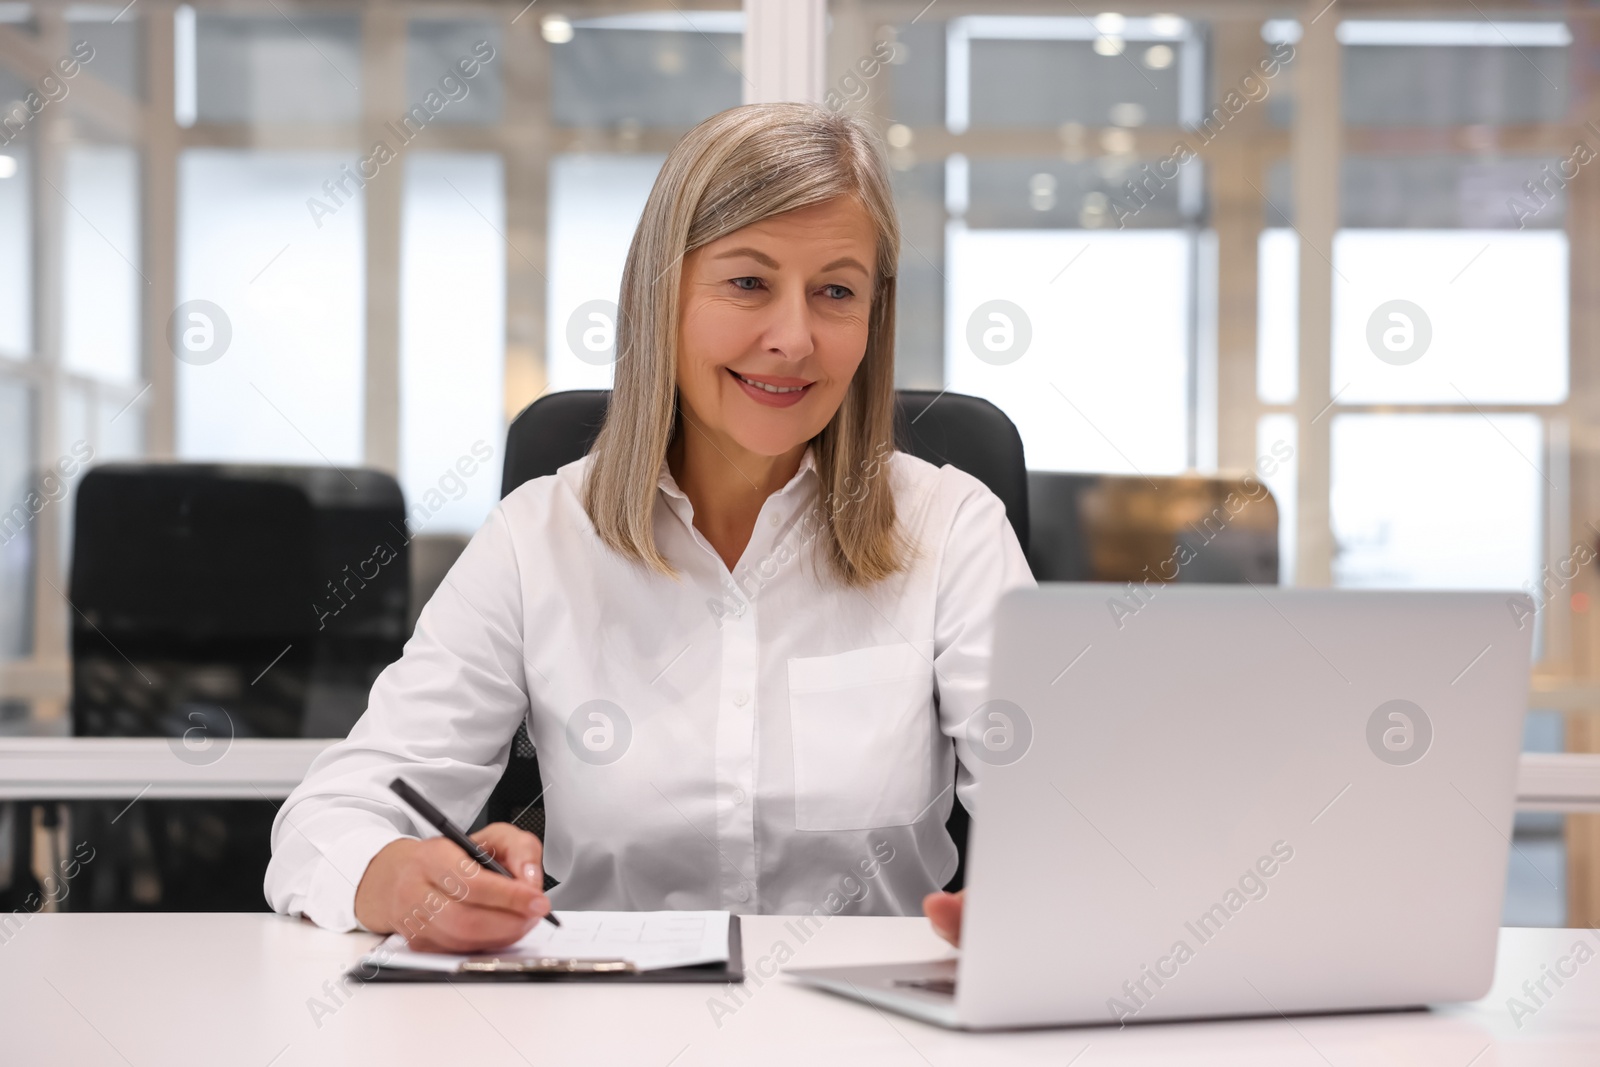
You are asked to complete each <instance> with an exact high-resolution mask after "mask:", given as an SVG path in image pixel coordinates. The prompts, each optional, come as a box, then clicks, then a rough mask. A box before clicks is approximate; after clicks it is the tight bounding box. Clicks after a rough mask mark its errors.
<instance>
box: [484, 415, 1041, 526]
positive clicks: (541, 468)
mask: <svg viewBox="0 0 1600 1067" xmlns="http://www.w3.org/2000/svg"><path fill="white" fill-rule="evenodd" d="M610 399H611V391H610V390H609V389H573V390H568V391H566V392H559V393H547V394H545V395H544V396H542V397H540V398H539V399H538V400H535V401H534V402H533V403H531V404H529V405H528V406H527V407H525V408H523V409H522V413H521V414H519V415H518V416H517V417H516V419H515V420H513V421H512V423H511V427H510V429H508V430H507V431H506V455H505V468H504V471H503V473H502V476H501V481H500V495H501V496H502V497H503V496H505V495H506V494H507V493H509V492H511V490H513V489H515V488H516V487H517V486H519V485H521V484H522V483H523V482H526V481H528V480H530V479H532V478H539V477H542V476H544V475H546V474H554V473H555V472H556V470H557V469H558V468H560V467H563V466H565V465H566V464H568V463H571V462H573V461H574V460H577V459H582V458H583V457H584V456H585V455H586V454H587V453H588V451H589V446H591V445H592V444H594V439H595V437H596V436H598V435H599V433H600V425H601V423H603V422H604V421H605V417H606V404H607V403H608V402H609V400H610ZM895 447H897V448H899V449H900V450H901V451H903V452H908V453H910V454H911V455H913V456H916V457H918V458H919V459H925V460H927V461H928V462H929V463H932V464H934V465H935V466H942V465H943V464H946V463H948V464H950V465H951V466H952V467H955V468H957V469H959V470H963V471H966V472H967V473H968V474H970V475H972V476H973V477H974V478H976V479H978V480H979V481H980V482H982V483H983V484H984V485H986V486H988V487H989V489H990V490H991V491H992V492H993V493H994V494H995V496H998V497H999V498H1000V500H1001V501H1002V502H1003V503H1004V504H1005V506H1006V516H1007V518H1009V519H1010V520H1011V528H1012V529H1013V530H1015V531H1016V533H1017V540H1018V541H1020V542H1022V550H1023V551H1024V552H1026V551H1027V550H1028V472H1027V463H1026V462H1025V461H1024V460H1023V455H1022V435H1021V434H1019V433H1017V428H1016V426H1014V425H1013V424H1012V422H1011V420H1010V419H1008V418H1006V415H1005V412H1003V411H1001V410H1000V409H999V408H997V407H995V406H994V405H993V404H991V403H989V401H987V400H983V399H980V398H979V397H975V396H964V395H962V394H961V393H950V392H934V391H933V390H931V389H902V390H900V391H899V392H898V393H897V394H896V395H895Z"/></svg>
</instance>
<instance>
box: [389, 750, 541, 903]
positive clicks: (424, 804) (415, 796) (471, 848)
mask: <svg viewBox="0 0 1600 1067" xmlns="http://www.w3.org/2000/svg"><path fill="white" fill-rule="evenodd" d="M389 788H390V789H392V790H394V791H395V792H396V793H397V794H399V796H400V799H401V800H403V801H405V802H406V803H407V804H409V805H411V807H412V809H413V810H415V811H416V813H417V814H418V815H421V816H422V817H423V818H424V819H427V820H428V822H429V823H430V824H431V825H432V826H433V828H434V829H435V830H437V831H439V833H441V834H443V835H444V836H445V837H447V838H449V839H450V840H451V841H453V842H455V844H456V845H457V846H458V847H459V848H460V849H461V851H463V852H465V853H466V854H467V855H468V856H470V857H472V862H474V863H476V864H477V865H478V866H480V867H482V868H484V869H485V870H489V871H493V872H494V873H495V874H502V875H505V876H506V877H507V878H515V877H516V875H514V874H512V873H511V872H510V871H508V870H506V868H505V865H504V864H502V863H501V862H500V861H499V860H497V859H495V858H494V857H493V856H491V855H489V853H488V851H487V850H485V849H484V847H483V846H482V845H480V844H478V843H477V842H476V841H474V840H473V839H472V838H470V837H468V836H467V835H466V834H464V833H462V832H461V829H460V828H459V827H457V826H456V824H455V823H453V822H451V821H450V820H449V819H447V818H446V817H445V814H444V812H442V811H440V810H439V809H438V808H436V807H434V806H433V805H432V804H431V803H429V802H428V799H427V798H426V797H424V796H423V795H422V794H421V793H419V792H417V791H416V790H415V789H413V788H412V787H411V783H410V782H407V781H406V780H405V779H403V778H396V779H395V780H394V781H392V782H390V783H389ZM544 918H545V920H546V921H547V922H549V923H550V925H551V926H560V925H561V921H560V920H559V919H557V918H556V917H555V913H554V912H552V913H551V914H549V915H546V916H545V917H544Z"/></svg>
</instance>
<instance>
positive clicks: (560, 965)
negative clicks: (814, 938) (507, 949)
mask: <svg viewBox="0 0 1600 1067" xmlns="http://www.w3.org/2000/svg"><path fill="white" fill-rule="evenodd" d="M345 974H346V977H349V978H352V979H354V980H355V981H358V982H517V981H522V982H621V983H660V982H715V983H722V982H743V981H744V941H743V938H742V936H741V933H740V927H739V916H737V915H730V916H729V917H728V958H727V960H726V961H725V962H722V963H702V964H698V965H696V966H693V967H663V968H660V969H658V970H653V971H641V970H637V969H636V968H634V966H633V964H631V963H629V962H627V961H626V960H572V959H563V958H561V957H558V956H495V955H483V956H472V957H469V958H468V959H467V960H466V961H465V962H464V963H462V964H461V968H460V969H459V970H454V971H431V970H421V969H419V968H415V967H389V966H384V965H383V964H370V963H363V962H362V961H360V960H358V961H356V963H355V964H354V965H353V966H352V967H351V968H350V970H348V971H346V972H345Z"/></svg>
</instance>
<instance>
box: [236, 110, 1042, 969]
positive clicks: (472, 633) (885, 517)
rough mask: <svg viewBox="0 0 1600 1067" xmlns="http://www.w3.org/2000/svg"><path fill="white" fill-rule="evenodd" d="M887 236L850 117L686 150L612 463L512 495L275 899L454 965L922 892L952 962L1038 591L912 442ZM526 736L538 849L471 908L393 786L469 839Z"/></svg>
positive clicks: (994, 504)
mask: <svg viewBox="0 0 1600 1067" xmlns="http://www.w3.org/2000/svg"><path fill="white" fill-rule="evenodd" d="M899 243H900V238H899V226H898V223H897V221H896V219H895V215H894V208H893V204H892V200H891V194H890V188H889V181H888V174H887V170H886V168H885V165H884V162H883V153H882V148H881V146H880V145H879V143H878V142H877V140H876V139H875V137H874V135H873V134H872V133H871V131H870V129H869V128H868V127H867V126H865V125H864V124H863V123H861V122H860V121H859V120H856V119H854V118H849V117H845V116H840V115H836V114H833V113H831V112H829V111H826V110H824V109H822V108H818V107H813V106H810V105H803V104H752V105H748V106H745V107H737V108H732V109H730V110H728V111H724V112H722V113H721V114H718V115H714V116H712V117H711V118H709V119H707V120H705V121H704V122H702V123H700V124H699V125H698V126H696V127H695V128H694V129H693V130H691V131H689V133H688V134H687V135H686V136H685V137H684V138H683V140H682V141H680V142H679V143H678V145H677V146H676V147H675V148H674V149H673V150H672V153H671V154H670V155H669V156H668V157H667V161H666V163H665V164H664V165H663V167H662V169H661V173H660V175H659V176H658V177H657V179H656V182H655V187H654V188H653V189H652V190H651V193H650V198H649V201H648V202H647V204H646V205H645V209H644V213H643V216H642V217H641V219H640V221H639V227H638V230H637V232H636V233H635V235H634V239H633V244H632V247H631V248H630V249H629V250H628V260H627V265H626V268H625V270H624V273H623V281H622V292H621V300H620V303H619V315H618V324H617V332H616V340H617V351H618V352H619V353H620V355H619V358H618V361H617V364H616V373H615V387H614V391H613V393H612V397H611V402H610V407H609V410H608V413H607V417H606V422H605V426H604V428H603V429H602V431H601V433H600V436H599V438H598V440H597V441H596V442H595V445H594V448H593V449H592V450H591V452H590V453H589V454H588V455H587V456H585V457H584V458H583V459H581V460H578V461H577V462H575V463H570V464H568V465H567V466H565V467H562V468H561V469H560V470H559V471H557V472H556V473H555V474H554V475H551V476H549V477H544V478H537V479H534V480H532V481H530V482H528V483H526V484H525V485H523V486H521V487H520V488H518V489H517V490H516V491H514V492H512V493H511V494H509V495H508V496H507V497H506V498H505V499H504V500H502V501H501V502H500V504H499V506H498V507H496V508H495V510H494V511H493V512H492V513H491V514H490V516H489V518H488V520H487V521H486V522H485V523H484V525H483V527H482V529H480V530H479V531H478V533H477V534H476V535H475V536H474V537H473V538H472V541H471V542H470V543H469V544H468V546H467V548H466V550H465V551H464V552H463V554H462V556H461V558H460V559H459V560H458V561H457V563H456V564H455V566H454V567H452V568H451V570H450V572H449V574H448V575H447V576H446V578H445V580H444V582H443V584H442V585H441V586H440V587H439V590H438V592H437V593H435V595H434V596H433V598H432V599H431V600H429V601H428V603H427V605H426V606H425V607H424V608H423V610H422V613H421V617H420V618H419V619H418V621H417V626H416V632H415V634H414V635H413V636H412V638H411V640H410V641H409V642H408V643H407V645H406V648H405V653H404V655H403V656H402V657H401V658H400V659H399V660H398V661H396V662H395V663H393V664H391V665H390V666H389V667H388V668H387V669H385V670H384V672H383V673H382V674H381V675H380V676H379V677H378V679H377V681H376V682H375V683H374V685H373V687H372V694H371V699H370V701H369V706H368V708H367V712H366V714H365V715H363V716H362V718H361V720H360V721H359V722H358V723H357V724H356V726H355V728H354V729H353V730H352V731H351V733H350V736H349V738H348V739H346V740H343V741H340V742H338V743H337V744H334V745H333V746H331V747H330V748H328V749H327V750H326V751H325V752H324V753H323V754H322V755H321V756H320V757H318V759H317V760H316V761H315V762H314V763H313V764H312V766H311V769H310V771H309V772H308V773H307V775H306V780H305V781H304V782H303V783H302V784H301V785H300V787H299V788H297V789H296V790H295V791H294V792H293V794H291V795H290V797H289V799H288V800H287V801H286V802H285V803H284V805H283V808H282V810H281V811H280V812H279V814H278V818H277V821H276V823H275V825H274V827H273V857H272V863H271V866H270V867H269V868H268V871H267V879H266V893H267V897H268V899H269V900H270V901H271V903H272V906H273V907H274V908H276V909H277V910H279V911H281V912H285V913H289V914H303V915H306V916H308V917H309V918H311V919H312V920H314V921H316V922H317V923H319V924H321V925H323V926H327V927H331V928H334V929H340V930H348V929H351V928H353V927H356V926H360V927H362V928H363V929H367V930H371V931H375V932H380V933H382V932H389V931H393V930H396V929H403V930H404V931H405V932H406V934H407V936H408V937H409V938H410V939H411V941H412V943H413V944H414V945H416V946H418V947H423V948H433V949H439V950H443V951H471V950H475V949H480V948H488V947H493V946H496V945H501V944H505V943H507V942H509V941H512V940H514V939H516V938H518V937H520V936H522V935H523V934H524V933H526V932H527V931H528V930H529V929H530V928H531V927H532V926H533V924H534V923H536V922H537V921H538V920H539V918H540V916H542V915H544V914H546V913H547V912H548V911H549V910H550V909H551V907H552V906H559V907H562V908H580V909H591V908H592V909H620V910H631V909H637V910H653V909H680V908H681V909H717V908H722V909H727V910H730V911H733V912H766V913H796V912H802V913H810V912H813V911H817V910H818V909H825V910H826V911H828V912H831V913H841V912H852V913H857V914H908V913H914V912H915V910H916V908H917V906H918V905H919V903H921V904H924V907H925V910H926V911H927V913H928V914H929V916H930V918H932V919H933V921H934V925H935V927H936V928H937V929H938V930H939V931H940V932H941V933H942V934H943V935H944V936H945V937H947V938H948V939H950V940H952V941H954V940H955V939H956V937H957V935H958V930H959V920H960V900H959V899H958V898H956V897H952V896H951V895H949V894H943V893H938V892H936V891H937V890H938V888H939V887H940V886H942V885H943V884H945V882H946V881H948V879H949V878H950V876H951V875H952V874H953V873H954V870H955V866H956V849H955V846H954V844H953V843H952V842H951V840H950V837H949V835H948V834H947V833H946V832H945V828H944V824H945V820H946V818H947V817H948V815H949V812H950V807H951V804H952V803H953V799H954V796H953V794H959V796H960V797H961V799H962V801H963V802H964V803H965V804H966V805H967V806H968V808H969V809H973V810H974V811H975V803H976V783H975V782H974V780H973V777H972V774H971V771H970V770H968V769H967V768H966V767H965V766H958V761H957V750H958V749H964V745H965V742H964V741H961V740H959V738H960V736H961V731H962V727H963V724H964V722H965V720H967V719H968V717H970V716H971V715H972V714H973V712H974V711H975V710H976V709H977V707H978V704H979V703H980V702H981V701H982V699H983V693H984V687H985V685H986V681H987V665H988V664H987V661H988V651H989V649H988V645H989V639H990V620H991V614H992V611H993V608H994V605H995V601H996V600H997V599H998V598H999V596H1000V595H1001V594H1002V593H1004V592H1005V591H1006V590H1008V589H1012V588H1015V587H1018V586H1030V585H1032V584H1033V578H1032V575H1031V574H1030V573H1029V571H1028V567H1027V563H1026V562H1025V560H1024V558H1023V554H1022V551H1021V548H1020V546H1019V544H1018V542H1017V539H1016V536H1015V534H1014V533H1013V531H1012V529H1011V525H1010V523H1009V522H1008V521H1007V519H1006V515H1005V509H1004V506H1003V505H1002V504H1001V502H1000V500H999V499H998V498H997V497H995V496H994V494H992V493H991V492H989V490H988V489H987V488H985V487H984V486H983V485H982V483H980V482H978V481H977V480H976V479H974V478H972V477H971V476H969V475H967V474H964V473H962V472H961V471H958V470H956V469H955V468H953V467H949V466H946V467H934V466H932V465H931V464H928V463H926V462H923V461H922V460H919V459H916V458H913V457H911V456H908V455H906V454H904V453H900V452H896V451H894V450H893V446H892V443H891V442H892V424H891V420H892V413H893V403H894V396H893V388H894V365H893V355H894V321H895V273H896V265H897V257H898V248H899ZM524 719H526V721H527V722H528V724H529V734H530V736H531V737H532V738H533V741H534V743H535V745H536V746H537V748H538V751H539V765H540V771H541V773H542V776H543V778H544V781H545V784H546V792H545V794H544V803H545V810H546V816H547V825H548V830H547V833H546V837H545V840H544V841H543V842H541V841H540V840H539V839H538V838H536V837H534V836H533V835H532V834H528V833H525V832H524V831H522V830H519V829H517V828H516V827H513V826H511V825H509V824H505V823H497V824H493V825H490V826H488V827H486V828H484V829H483V830H482V831H481V832H479V833H478V834H477V835H475V837H476V840H478V841H479V842H481V843H483V844H485V845H486V846H488V847H489V848H490V849H491V850H492V851H493V853H494V854H495V855H496V857H497V858H499V859H500V860H501V861H502V862H503V863H505V864H506V865H507V866H508V867H509V868H510V869H511V870H512V871H514V872H516V873H517V874H518V875H519V876H520V877H519V878H518V879H517V880H515V881H513V880H510V879H503V878H494V877H490V878H474V879H473V880H472V882H471V886H470V892H465V891H463V886H462V883H461V882H460V881H459V875H461V874H462V873H464V872H469V869H470V873H472V874H476V873H477V872H476V868H474V867H473V865H472V864H471V862H470V861H467V860H466V859H465V856H464V854H463V853H462V852H461V851H460V850H458V849H457V848H456V847H455V846H454V845H452V844H450V843H449V842H448V841H445V840H444V839H442V838H438V837H428V838H427V839H421V840H419V839H418V838H419V835H421V834H423V833H426V832H427V831H425V830H424V829H423V828H422V827H420V826H419V825H418V824H417V823H416V822H415V821H414V820H413V818H412V817H411V815H410V813H409V812H408V811H407V810H406V809H405V808H404V807H403V806H401V805H400V804H399V803H398V801H397V800H396V799H395V798H394V796H393V794H391V793H390V792H389V790H388V788H387V786H388V783H389V782H390V781H391V780H392V779H394V778H395V777H396V775H398V774H403V775H404V776H405V777H406V778H407V779H408V780H409V781H410V782H411V783H412V784H413V785H415V786H416V787H417V788H418V789H419V790H420V791H421V792H422V793H423V795H425V796H428V797H429V798H431V799H432V800H433V801H434V803H435V804H437V805H438V806H439V807H440V808H442V809H443V810H444V811H445V813H446V814H447V815H449V816H450V817H451V818H452V819H454V820H455V821H457V822H458V823H460V824H467V823H469V822H470V821H471V820H472V819H473V818H474V817H475V815H476V813H477V812H478V811H479V810H480V809H481V807H482V805H483V803H484V801H485V800H486V799H487V797H488V795H489V793H490V791H491V789H492V788H493V787H494V784H495V782H496V781H497V780H498V779H499V777H500V774H501V772H502V770H503V768H504V767H505V765H506V761H507V759H508V756H509V751H510V745H511V741H512V737H513V735H514V734H515V732H516V730H517V727H518V726H519V725H520V724H521V723H522V722H523V721H524ZM953 740H954V743H953ZM952 784H955V789H954V791H952V789H951V786H952ZM542 869H548V870H549V871H550V873H551V874H552V875H553V876H554V877H556V878H557V879H559V883H560V884H559V885H558V886H556V887H555V888H554V889H552V890H551V892H550V897H549V898H547V897H546V896H545V894H544V893H543V892H542V886H543V884H544V883H543V875H542ZM445 897H449V898H450V900H451V901H452V902H451V903H449V904H448V906H443V907H439V908H434V907H431V906H430V907H427V908H425V909H424V910H422V911H419V910H418V909H419V908H422V906H423V904H424V902H425V901H428V900H432V901H434V902H438V901H440V900H441V899H442V898H445ZM417 915H425V916H426V921H425V922H422V923H420V924H418V923H411V924H408V925H406V926H404V927H403V926H402V925H401V922H402V920H403V919H405V918H406V917H415V916H417Z"/></svg>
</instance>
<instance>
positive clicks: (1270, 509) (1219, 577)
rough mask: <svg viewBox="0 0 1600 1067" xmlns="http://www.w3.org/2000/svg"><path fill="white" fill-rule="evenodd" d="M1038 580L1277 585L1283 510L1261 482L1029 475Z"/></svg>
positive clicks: (1033, 560) (1221, 478) (1033, 557)
mask: <svg viewBox="0 0 1600 1067" xmlns="http://www.w3.org/2000/svg"><path fill="white" fill-rule="evenodd" d="M1028 498H1029V505H1030V509H1031V510H1030V511H1029V517H1030V521H1031V523H1032V526H1033V530H1032V532H1033V537H1032V541H1031V544H1032V552H1031V553H1030V555H1029V560H1028V561H1029V563H1030V564H1031V565H1032V567H1033V576H1034V577H1035V578H1037V579H1038V580H1039V581H1041V582H1115V583H1117V584H1121V583H1123V582H1135V583H1142V582H1146V581H1157V582H1169V581H1178V582H1212V583H1234V582H1240V583H1242V582H1254V583H1256V584H1257V585H1276V584H1277V582H1278V505H1277V502H1276V501H1274V500H1273V499H1272V495H1271V494H1270V493H1268V492H1267V490H1266V487H1265V486H1264V485H1262V484H1261V482H1259V481H1246V480H1245V479H1243V478H1241V477H1229V476H1225V475H1224V476H1206V475H1198V474H1181V475H1166V476H1163V475H1155V476H1152V477H1148V478H1147V477H1145V476H1143V475H1131V474H1065V473H1057V472H1054V471H1029V472H1028Z"/></svg>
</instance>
